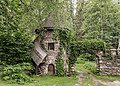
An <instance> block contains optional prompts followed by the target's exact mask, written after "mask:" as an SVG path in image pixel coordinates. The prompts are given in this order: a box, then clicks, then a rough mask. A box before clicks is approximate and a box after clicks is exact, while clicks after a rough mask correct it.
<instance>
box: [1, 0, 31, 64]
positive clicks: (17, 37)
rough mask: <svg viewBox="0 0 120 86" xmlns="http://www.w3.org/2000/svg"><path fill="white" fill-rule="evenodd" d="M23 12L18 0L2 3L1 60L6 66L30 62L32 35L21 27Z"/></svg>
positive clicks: (6, 0)
mask: <svg viewBox="0 0 120 86" xmlns="http://www.w3.org/2000/svg"><path fill="white" fill-rule="evenodd" d="M23 12H24V9H23V4H22V3H21V2H20V1H18V0H1V1H0V14H1V15H0V26H1V28H0V60H1V61H2V62H4V63H5V64H17V63H23V62H28V61H29V60H30V59H29V55H30V48H31V35H30V34H29V33H28V32H27V31H25V30H24V29H23V28H21V27H20V25H19V23H20V18H21V17H22V14H23Z"/></svg>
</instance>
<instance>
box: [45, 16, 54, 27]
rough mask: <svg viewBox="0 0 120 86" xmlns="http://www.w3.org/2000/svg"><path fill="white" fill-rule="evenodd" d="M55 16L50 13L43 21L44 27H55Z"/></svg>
mask: <svg viewBox="0 0 120 86" xmlns="http://www.w3.org/2000/svg"><path fill="white" fill-rule="evenodd" d="M54 25H55V24H54V18H53V15H52V14H50V15H49V16H48V17H47V18H46V19H45V21H44V22H43V27H54Z"/></svg>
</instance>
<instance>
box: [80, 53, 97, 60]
mask: <svg viewBox="0 0 120 86" xmlns="http://www.w3.org/2000/svg"><path fill="white" fill-rule="evenodd" d="M78 58H81V59H83V60H85V61H95V56H94V55H91V54H89V53H83V54H80V56H79V57H78Z"/></svg>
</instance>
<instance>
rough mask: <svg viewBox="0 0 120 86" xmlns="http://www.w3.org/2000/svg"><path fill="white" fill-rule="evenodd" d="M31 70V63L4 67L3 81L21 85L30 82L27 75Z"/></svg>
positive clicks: (2, 70)
mask: <svg viewBox="0 0 120 86" xmlns="http://www.w3.org/2000/svg"><path fill="white" fill-rule="evenodd" d="M30 69H31V65H30V64H29V63H23V64H17V65H7V66H4V67H2V69H1V72H2V73H1V79H2V80H5V81H6V80H11V81H12V82H17V83H19V84H21V83H24V82H30V81H31V80H30V77H29V76H28V75H27V74H28V72H29V70H30Z"/></svg>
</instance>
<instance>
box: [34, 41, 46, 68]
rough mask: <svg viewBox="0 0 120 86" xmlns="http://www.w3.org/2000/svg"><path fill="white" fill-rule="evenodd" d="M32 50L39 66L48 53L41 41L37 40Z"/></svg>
mask: <svg viewBox="0 0 120 86" xmlns="http://www.w3.org/2000/svg"><path fill="white" fill-rule="evenodd" d="M34 45H35V46H34V48H33V50H32V59H33V61H34V62H35V63H36V65H37V66H38V65H39V64H40V63H42V61H43V60H44V59H45V57H46V56H47V52H46V51H45V50H44V49H43V48H42V47H41V46H40V43H39V40H35V42H34Z"/></svg>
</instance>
